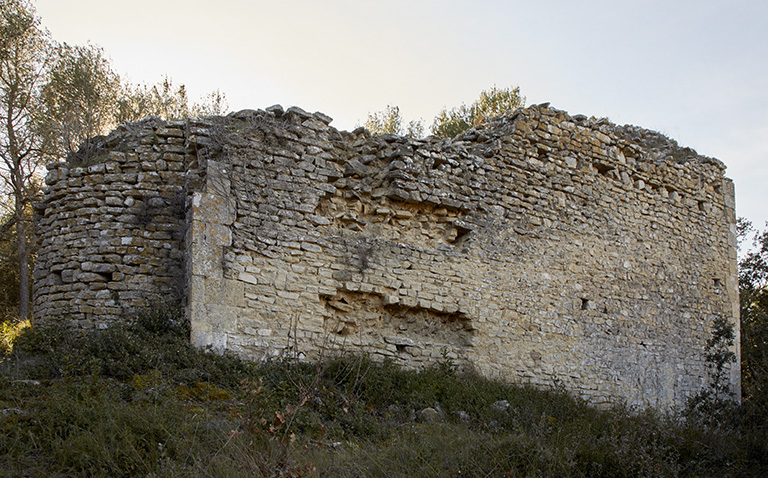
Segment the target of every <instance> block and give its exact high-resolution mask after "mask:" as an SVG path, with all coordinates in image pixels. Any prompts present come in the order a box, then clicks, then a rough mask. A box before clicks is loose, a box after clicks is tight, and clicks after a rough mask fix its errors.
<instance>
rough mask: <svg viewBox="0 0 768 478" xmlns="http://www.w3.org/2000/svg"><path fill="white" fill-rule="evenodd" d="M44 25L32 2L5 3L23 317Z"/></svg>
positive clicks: (1, 13) (9, 179) (2, 50)
mask: <svg viewBox="0 0 768 478" xmlns="http://www.w3.org/2000/svg"><path fill="white" fill-rule="evenodd" d="M39 23H40V22H39V19H38V18H37V17H36V16H35V11H34V7H33V6H32V4H31V3H30V2H29V1H26V0H3V1H0V123H2V124H0V162H1V164H0V181H2V186H3V188H2V190H3V192H4V193H6V194H8V195H9V196H10V202H11V204H12V215H11V217H10V220H11V221H12V222H13V227H14V228H15V233H16V234H15V235H16V238H15V239H16V253H17V258H18V270H19V275H18V281H19V310H18V313H19V316H20V317H21V318H27V317H29V315H30V299H31V287H30V280H29V276H30V274H29V256H30V249H29V244H28V241H27V238H28V236H29V234H30V229H31V227H30V220H29V214H28V211H29V205H30V203H31V201H32V198H33V196H34V188H33V183H34V179H35V177H36V174H37V170H38V168H39V166H40V164H41V161H42V158H43V156H42V154H41V152H42V144H41V138H40V136H39V135H38V133H37V131H36V129H35V115H36V113H37V111H38V107H39V104H38V99H39V90H40V85H41V83H42V82H43V77H44V76H43V75H44V73H45V71H46V66H47V58H48V55H49V41H48V37H47V34H46V33H45V32H44V31H43V30H42V29H41V28H40V24H39ZM6 224H7V222H6Z"/></svg>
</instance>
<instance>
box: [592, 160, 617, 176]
mask: <svg viewBox="0 0 768 478" xmlns="http://www.w3.org/2000/svg"><path fill="white" fill-rule="evenodd" d="M595 169H597V172H598V173H600V175H602V176H608V173H610V172H611V171H613V168H612V167H610V166H608V165H605V164H599V163H598V164H595Z"/></svg>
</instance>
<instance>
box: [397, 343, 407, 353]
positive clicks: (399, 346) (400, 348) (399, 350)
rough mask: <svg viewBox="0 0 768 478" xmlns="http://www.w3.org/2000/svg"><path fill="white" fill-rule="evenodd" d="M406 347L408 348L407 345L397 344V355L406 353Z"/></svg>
mask: <svg viewBox="0 0 768 478" xmlns="http://www.w3.org/2000/svg"><path fill="white" fill-rule="evenodd" d="M406 347H407V345H405V344H396V345H395V348H396V349H397V353H404V352H405V348H406Z"/></svg>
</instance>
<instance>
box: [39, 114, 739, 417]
mask: <svg viewBox="0 0 768 478" xmlns="http://www.w3.org/2000/svg"><path fill="white" fill-rule="evenodd" d="M330 122H331V118H329V117H328V116H326V115H324V114H321V113H314V114H310V113H307V112H305V111H303V110H301V109H299V108H296V107H293V108H290V109H288V110H287V111H284V110H283V108H282V107H280V106H278V105H276V106H273V107H270V108H267V110H266V111H261V110H259V111H254V110H245V111H240V112H238V113H233V114H230V115H229V116H227V117H208V118H202V119H192V120H189V121H161V120H159V119H157V118H149V119H146V120H144V121H141V122H138V123H133V124H127V125H123V126H120V127H119V128H118V129H117V130H116V131H114V132H113V133H111V134H110V135H109V136H107V137H102V138H97V139H96V140H94V141H92V142H91V143H90V145H91V148H90V150H91V151H90V153H89V154H80V155H74V156H72V157H70V158H69V160H68V161H67V162H61V163H56V164H50V165H48V169H49V172H48V176H47V177H46V180H45V183H46V185H47V186H46V189H45V194H44V199H43V201H42V202H41V203H40V204H38V205H37V210H36V215H37V235H38V236H37V237H38V243H39V253H38V254H39V255H38V260H37V268H36V271H35V289H36V297H35V302H34V314H35V317H36V319H37V320H39V321H48V320H53V319H54V318H56V317H64V318H66V320H68V321H71V322H72V323H75V324H77V325H79V326H82V327H107V326H109V324H111V323H114V322H117V321H123V320H128V319H129V318H130V317H131V315H132V314H134V313H135V312H136V311H137V310H139V309H141V308H142V307H146V306H151V305H153V304H156V303H157V302H158V301H164V300H172V301H177V302H179V301H182V303H183V304H184V307H185V311H186V315H187V316H188V318H189V320H190V322H191V328H192V336H191V340H192V342H193V343H194V344H195V345H198V346H200V347H210V348H212V349H213V350H216V351H223V350H228V351H232V352H234V353H236V354H238V355H240V356H243V357H246V358H249V359H263V358H267V357H275V356H284V355H291V356H300V357H306V358H308V359H312V358H317V357H319V356H322V355H323V354H325V355H327V354H328V353H329V351H339V350H345V351H359V352H364V353H366V354H368V355H370V356H371V357H374V358H378V359H385V358H386V359H390V360H392V361H394V362H396V363H399V364H403V365H405V366H408V367H417V366H421V365H424V364H430V363H434V362H436V361H439V360H444V359H446V358H448V359H451V360H453V361H454V362H455V363H457V364H460V365H464V366H468V367H472V368H474V369H475V370H477V371H478V372H479V373H481V374H484V375H486V376H490V377H495V378H501V379H505V380H508V381H515V382H525V383H531V384H535V385H540V386H548V385H552V384H553V383H561V384H563V385H564V386H565V387H566V388H567V389H569V390H571V391H573V392H574V393H576V394H578V395H580V396H582V397H584V398H586V399H588V400H590V401H591V402H593V403H598V404H600V403H608V402H624V403H627V404H628V405H630V406H632V407H645V406H652V407H657V408H662V409H679V408H680V407H681V406H682V405H683V404H684V403H685V400H686V399H687V397H690V396H692V395H693V394H695V393H696V392H698V391H699V390H701V389H702V387H705V386H706V385H707V380H708V369H707V363H706V360H705V357H704V354H705V344H706V341H707V339H708V338H710V337H711V332H712V327H713V320H715V319H716V318H725V319H727V320H728V321H729V322H730V323H731V324H732V325H733V327H734V328H735V330H736V336H737V337H738V327H739V316H738V289H737V271H736V239H735V214H734V188H733V184H732V182H731V180H730V179H728V178H726V177H725V176H724V171H725V166H724V165H723V163H721V162H720V161H718V160H716V159H712V158H708V157H704V156H700V155H698V154H697V153H696V152H695V151H693V150H692V149H689V148H682V147H680V146H678V145H677V143H676V142H674V141H672V140H670V139H668V138H666V137H664V136H662V135H660V134H658V133H655V132H652V131H648V130H644V129H641V128H638V127H634V126H617V125H613V124H611V123H609V122H608V121H607V120H598V119H595V118H587V117H585V116H583V115H577V116H569V115H568V114H567V113H565V112H563V111H559V110H556V109H553V108H550V107H549V106H548V105H546V104H545V105H538V106H532V107H528V108H525V109H521V110H518V111H516V112H515V113H514V114H511V115H508V116H505V117H499V118H495V119H493V120H490V121H489V122H488V123H487V124H483V125H480V126H478V127H476V128H474V129H471V130H469V131H467V132H465V133H463V134H462V135H460V136H459V137H457V138H455V139H453V140H451V139H444V138H437V137H428V138H425V139H410V138H405V137H399V136H395V135H382V136H372V135H371V134H370V133H369V132H368V131H366V130H364V129H363V128H358V129H356V130H355V131H353V132H346V131H337V130H336V129H335V128H333V127H331V126H329V123H330ZM733 351H734V352H736V354H737V356H738V354H739V348H738V343H737V344H736V345H735V346H734V347H733ZM739 378H740V377H739V366H738V363H736V364H735V365H733V366H732V367H731V370H730V380H731V384H732V387H733V390H734V391H735V392H736V393H737V394H738V392H739ZM737 396H738V395H737Z"/></svg>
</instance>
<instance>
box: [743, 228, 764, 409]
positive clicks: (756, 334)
mask: <svg viewBox="0 0 768 478" xmlns="http://www.w3.org/2000/svg"><path fill="white" fill-rule="evenodd" d="M738 233H739V239H740V240H739V243H740V244H741V245H743V244H744V243H745V242H747V241H748V240H749V239H750V238H751V239H752V246H753V248H752V249H751V250H749V251H747V252H746V253H745V254H744V255H743V257H742V259H741V260H740V261H739V302H740V309H741V373H742V398H743V399H744V400H745V401H752V402H754V403H755V404H757V403H759V404H762V406H764V407H765V416H766V418H768V224H766V229H765V230H764V231H762V232H756V231H755V230H754V229H753V228H752V225H751V224H750V223H749V221H747V220H745V219H743V218H739V222H738Z"/></svg>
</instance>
